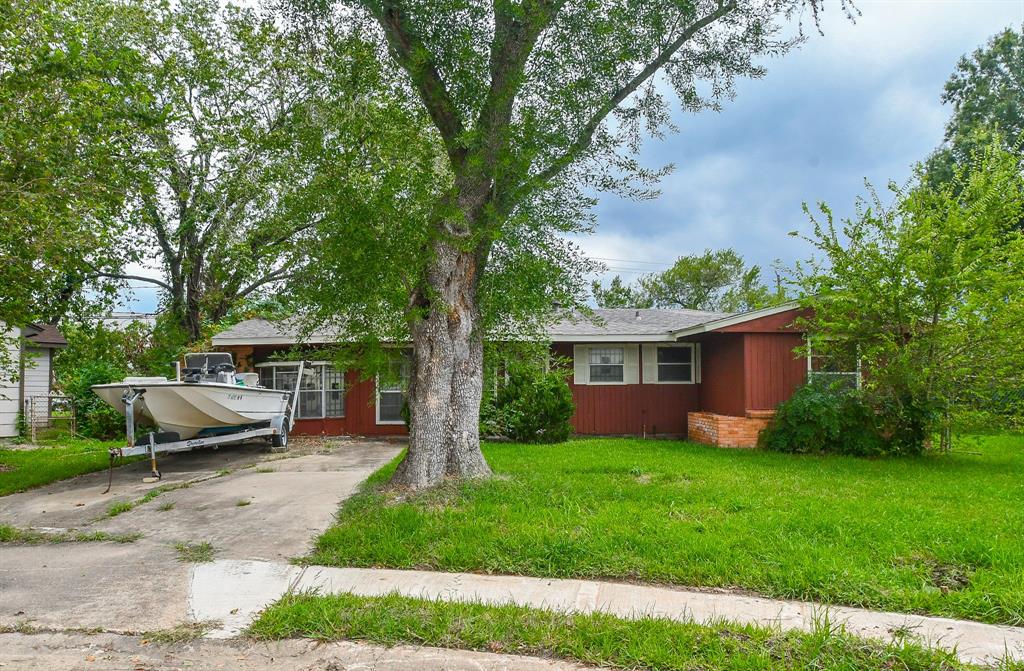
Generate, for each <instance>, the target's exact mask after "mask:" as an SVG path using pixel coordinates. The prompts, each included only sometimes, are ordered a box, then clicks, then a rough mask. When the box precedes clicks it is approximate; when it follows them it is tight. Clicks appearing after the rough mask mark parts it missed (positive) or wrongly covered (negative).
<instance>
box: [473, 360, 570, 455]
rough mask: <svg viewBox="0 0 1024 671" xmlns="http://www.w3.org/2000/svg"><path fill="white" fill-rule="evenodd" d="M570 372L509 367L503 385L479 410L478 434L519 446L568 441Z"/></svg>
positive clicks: (490, 395) (524, 365) (523, 366)
mask: <svg viewBox="0 0 1024 671" xmlns="http://www.w3.org/2000/svg"><path fill="white" fill-rule="evenodd" d="M570 372H571V371H567V370H565V369H564V368H562V367H561V366H558V365H555V366H553V367H551V369H549V370H543V369H541V368H540V367H537V366H531V365H526V364H522V365H515V366H512V367H510V368H509V370H508V376H507V379H506V380H505V382H504V383H503V384H502V385H500V387H499V389H498V391H497V393H492V394H489V395H488V398H487V399H485V402H484V404H483V407H482V408H481V415H480V427H481V433H482V434H484V435H498V436H504V437H507V438H510V439H511V440H514V441H516V442H518V443H561V442H564V441H566V440H568V439H569V435H570V434H571V433H572V424H570V422H569V420H570V419H571V418H572V414H573V412H574V411H575V409H576V406H575V405H574V404H573V400H572V391H571V390H570V389H569V385H568V383H567V382H566V378H567V376H568V375H569V374H570Z"/></svg>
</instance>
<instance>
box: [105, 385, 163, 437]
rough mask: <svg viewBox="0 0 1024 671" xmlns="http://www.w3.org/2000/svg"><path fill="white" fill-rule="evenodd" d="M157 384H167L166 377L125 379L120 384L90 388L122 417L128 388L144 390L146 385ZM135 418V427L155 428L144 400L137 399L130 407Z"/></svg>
mask: <svg viewBox="0 0 1024 671" xmlns="http://www.w3.org/2000/svg"><path fill="white" fill-rule="evenodd" d="M159 382H167V378H166V377H126V378H125V379H124V380H123V381H122V382H114V383H111V384H94V385H93V386H92V390H93V392H94V393H95V394H96V395H97V396H99V397H100V398H102V399H103V400H104V401H106V402H107V405H109V406H110V407H112V408H113V409H114V410H117V411H118V412H119V413H121V414H122V415H123V414H124V413H125V403H124V394H125V392H126V391H128V389H129V388H135V389H144V388H145V387H146V386H147V385H151V384H157V383H159ZM132 409H133V410H134V412H133V413H132V414H133V415H134V416H135V425H136V426H141V425H148V426H155V425H156V422H154V421H153V416H152V415H150V414H149V410H148V409H147V408H146V399H145V398H139V400H138V401H136V402H135V403H134V404H133V405H132Z"/></svg>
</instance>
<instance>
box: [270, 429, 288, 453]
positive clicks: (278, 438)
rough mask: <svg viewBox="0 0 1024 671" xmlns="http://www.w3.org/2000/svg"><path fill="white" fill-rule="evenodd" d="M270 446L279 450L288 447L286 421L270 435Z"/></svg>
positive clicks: (282, 450)
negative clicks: (278, 429)
mask: <svg viewBox="0 0 1024 671" xmlns="http://www.w3.org/2000/svg"><path fill="white" fill-rule="evenodd" d="M270 447H271V448H273V450H274V451H279V452H284V451H285V450H287V449H288V422H284V423H283V424H282V425H281V430H280V431H278V432H277V433H275V434H274V435H272V436H271V437H270Z"/></svg>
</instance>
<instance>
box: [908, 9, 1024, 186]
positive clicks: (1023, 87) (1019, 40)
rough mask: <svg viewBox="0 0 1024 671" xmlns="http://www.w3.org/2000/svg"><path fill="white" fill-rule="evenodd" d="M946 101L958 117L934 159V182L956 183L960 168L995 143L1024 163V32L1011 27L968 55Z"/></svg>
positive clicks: (947, 87)
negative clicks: (958, 165)
mask: <svg viewBox="0 0 1024 671" xmlns="http://www.w3.org/2000/svg"><path fill="white" fill-rule="evenodd" d="M1022 30H1024V28H1022ZM942 102H943V103H945V104H948V105H951V106H952V108H953V113H952V115H951V116H950V119H949V121H948V122H947V123H946V134H945V138H944V142H943V145H942V146H941V147H939V148H938V149H937V150H936V151H935V153H934V154H933V155H932V156H931V157H930V158H929V159H928V163H927V165H928V178H929V179H930V180H931V181H933V182H937V181H947V182H948V181H954V173H955V172H956V168H955V166H956V165H957V164H960V165H963V164H965V163H966V162H968V161H969V160H970V159H971V156H972V154H974V153H976V152H979V151H984V149H985V148H986V145H988V144H989V143H990V142H991V141H992V140H993V139H998V140H999V141H1000V142H1001V143H1002V146H1003V147H1004V148H1005V149H1007V150H1008V151H1011V152H1014V153H1016V154H1017V155H1018V156H1020V157H1022V163H1024V32H1021V31H1020V30H1014V29H1013V28H1007V29H1006V30H1004V31H1002V32H1000V33H998V34H996V35H994V36H993V37H992V38H991V39H990V40H989V41H988V43H987V44H986V45H985V46H983V47H979V48H978V49H976V50H975V51H974V52H973V53H972V54H970V55H969V56H966V55H965V56H963V57H962V58H961V59H960V60H959V62H958V63H957V65H956V68H955V70H954V71H953V74H952V75H950V77H949V79H948V80H947V81H946V84H945V87H944V89H943V93H942Z"/></svg>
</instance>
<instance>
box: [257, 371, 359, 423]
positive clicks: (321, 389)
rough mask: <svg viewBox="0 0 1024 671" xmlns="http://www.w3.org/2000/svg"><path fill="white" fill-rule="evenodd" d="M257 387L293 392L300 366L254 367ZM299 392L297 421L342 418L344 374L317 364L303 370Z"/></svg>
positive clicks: (343, 414) (343, 410)
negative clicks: (258, 380) (258, 382)
mask: <svg viewBox="0 0 1024 671" xmlns="http://www.w3.org/2000/svg"><path fill="white" fill-rule="evenodd" d="M256 369H257V370H258V371H259V374H260V384H261V385H263V386H264V387H267V388H268V389H281V390H283V391H294V389H295V376H296V375H297V374H298V372H299V364H298V363H295V362H293V361H282V362H276V361H275V362H268V363H261V364H256ZM306 371H307V373H306V374H303V379H302V385H301V386H300V388H299V407H298V408H296V412H295V416H296V417H297V418H299V419H323V418H325V417H344V416H345V372H344V371H339V370H336V369H335V368H334V366H332V365H331V364H328V363H322V362H317V363H314V364H313V365H312V366H306ZM310 373H311V374H310Z"/></svg>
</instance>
